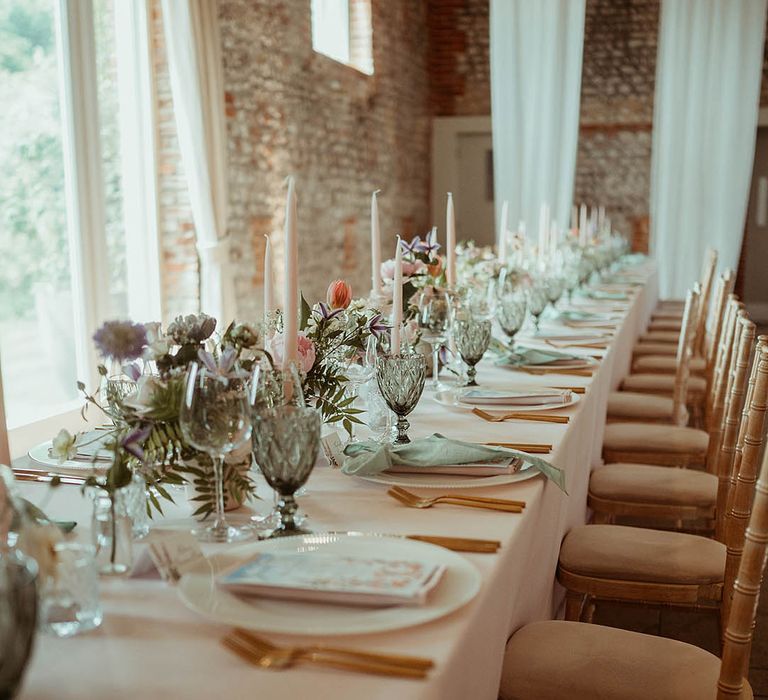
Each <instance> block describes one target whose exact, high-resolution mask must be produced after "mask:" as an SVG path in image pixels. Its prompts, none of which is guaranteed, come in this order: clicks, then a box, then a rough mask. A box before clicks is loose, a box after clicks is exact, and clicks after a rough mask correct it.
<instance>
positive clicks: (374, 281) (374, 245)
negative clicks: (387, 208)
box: [371, 190, 381, 296]
mask: <svg viewBox="0 0 768 700" xmlns="http://www.w3.org/2000/svg"><path fill="white" fill-rule="evenodd" d="M379 192H381V190H376V191H374V193H373V194H372V195H371V291H372V292H373V295H374V296H378V295H379V294H380V293H381V229H380V224H379V201H378V199H377V197H376V195H377V194H378V193H379Z"/></svg>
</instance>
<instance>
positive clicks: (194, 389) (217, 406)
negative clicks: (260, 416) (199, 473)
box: [179, 362, 253, 542]
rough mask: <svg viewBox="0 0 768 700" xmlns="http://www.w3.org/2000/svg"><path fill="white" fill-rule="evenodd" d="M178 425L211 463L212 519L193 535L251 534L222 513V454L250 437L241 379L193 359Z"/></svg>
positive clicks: (215, 538) (209, 538)
mask: <svg viewBox="0 0 768 700" xmlns="http://www.w3.org/2000/svg"><path fill="white" fill-rule="evenodd" d="M179 425H180V427H181V432H182V434H183V436H184V439H185V440H186V441H187V443H189V444H190V445H192V447H194V448H195V449H198V450H200V451H202V452H206V453H207V454H208V455H209V456H210V458H211V461H212V462H213V478H214V488H215V497H216V503H215V515H214V521H213V524H212V525H210V526H208V527H206V528H203V529H199V530H195V531H194V533H193V534H194V535H195V536H196V537H197V538H198V539H199V540H202V541H204V542H236V541H239V540H244V539H247V538H249V537H251V536H252V535H253V532H252V531H251V530H250V528H247V527H246V528H243V527H235V526H233V525H230V524H229V523H228V522H227V520H226V517H225V516H224V456H225V455H227V454H229V453H231V452H233V451H234V450H236V449H237V448H239V447H242V446H243V445H245V444H246V443H247V442H248V440H249V438H250V437H251V421H250V420H249V408H248V394H247V391H246V386H245V382H244V381H243V379H242V378H240V377H238V376H236V375H226V374H223V373H218V372H212V371H210V370H208V369H207V368H206V367H205V366H202V365H199V364H198V363H197V362H193V363H192V364H190V366H189V369H188V370H187V378H186V386H185V391H184V396H183V398H182V403H181V410H180V413H179Z"/></svg>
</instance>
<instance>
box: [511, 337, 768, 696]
mask: <svg viewBox="0 0 768 700" xmlns="http://www.w3.org/2000/svg"><path fill="white" fill-rule="evenodd" d="M765 357H766V354H765V351H764V352H763V354H762V355H761V358H765ZM761 361H762V360H761ZM755 463H757V461H756V462H755ZM754 493H755V498H754V506H753V507H752V512H751V516H750V518H749V527H748V528H746V530H745V535H744V537H743V538H742V541H743V552H742V553H741V557H740V561H739V563H738V569H737V574H736V575H735V576H734V577H733V578H729V579H728V580H729V581H730V582H731V585H730V586H729V589H728V590H729V594H730V595H729V596H727V597H725V600H727V601H728V613H727V620H728V622H727V627H726V630H725V635H724V644H723V654H722V659H718V658H717V656H715V655H714V654H710V653H709V652H707V651H704V650H703V649H701V648H699V647H696V646H693V645H692V644H686V643H684V642H680V641H677V640H674V639H667V638H665V637H654V636H652V635H646V634H640V633H638V632H629V631H627V630H622V629H616V628H612V627H603V626H601V625H590V624H584V623H582V622H563V621H560V620H549V621H546V622H534V623H532V624H529V625H526V626H525V627H523V628H522V629H520V630H518V631H517V632H516V633H515V634H514V635H513V636H512V637H511V638H510V640H509V641H508V642H507V647H506V652H505V656H504V667H503V670H502V674H501V684H500V688H499V698H500V699H501V700H559V699H560V698H569V700H592V699H593V698H601V699H602V700H647V698H653V699H654V700H690V699H691V698H696V699H697V700H706V699H707V698H710V699H711V700H749V699H750V698H752V697H753V694H752V689H751V687H750V685H749V682H748V681H747V678H746V676H747V670H748V664H749V655H750V647H751V643H752V635H753V631H754V626H755V617H756V615H757V603H758V599H759V596H760V584H761V581H762V577H763V572H764V570H765V562H766V554H768V551H767V549H768V458H766V459H764V460H763V463H762V469H761V472H760V481H759V482H758V484H757V487H756V489H755V490H754ZM742 522H744V521H742ZM723 607H725V606H723Z"/></svg>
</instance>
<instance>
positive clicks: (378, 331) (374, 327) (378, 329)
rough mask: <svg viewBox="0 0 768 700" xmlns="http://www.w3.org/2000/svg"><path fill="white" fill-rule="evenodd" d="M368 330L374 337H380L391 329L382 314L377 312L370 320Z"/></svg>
mask: <svg viewBox="0 0 768 700" xmlns="http://www.w3.org/2000/svg"><path fill="white" fill-rule="evenodd" d="M368 330H369V331H370V333H371V335H372V336H373V337H374V338H376V339H378V338H381V336H382V335H383V334H384V333H386V332H387V331H388V330H389V326H388V325H386V324H385V323H384V321H383V320H382V317H381V314H376V315H375V316H373V317H372V318H371V320H370V321H368Z"/></svg>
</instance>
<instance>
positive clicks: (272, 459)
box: [253, 406, 321, 537]
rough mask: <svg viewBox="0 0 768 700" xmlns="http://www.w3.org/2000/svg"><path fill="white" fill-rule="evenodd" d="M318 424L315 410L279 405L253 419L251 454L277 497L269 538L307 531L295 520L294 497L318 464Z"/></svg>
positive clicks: (317, 415) (318, 417)
mask: <svg viewBox="0 0 768 700" xmlns="http://www.w3.org/2000/svg"><path fill="white" fill-rule="evenodd" d="M320 425H321V422H320V414H319V413H318V412H317V411H315V410H314V409H313V408H307V407H300V406H278V407H276V408H271V409H268V410H266V411H263V412H262V413H260V414H259V415H258V416H256V418H255V419H254V422H253V453H254V456H255V457H256V460H257V461H258V463H259V467H260V469H261V473H262V474H263V475H264V478H265V479H266V480H267V483H268V484H269V485H270V486H271V487H272V488H273V489H274V490H275V493H277V494H278V501H277V519H278V522H277V526H276V527H275V528H274V529H273V531H272V532H271V534H270V535H269V536H270V537H283V536H286V535H297V534H301V533H305V532H308V530H305V529H302V528H301V527H300V525H301V523H300V522H299V521H297V519H296V511H297V509H298V506H297V504H296V499H295V495H296V493H297V491H298V489H299V488H301V486H303V485H304V484H305V483H306V481H307V479H308V478H309V475H310V473H311V471H312V469H313V467H314V466H315V462H316V461H317V454H318V451H319V449H320Z"/></svg>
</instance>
